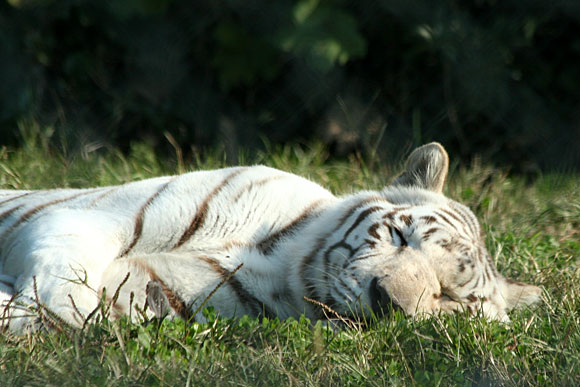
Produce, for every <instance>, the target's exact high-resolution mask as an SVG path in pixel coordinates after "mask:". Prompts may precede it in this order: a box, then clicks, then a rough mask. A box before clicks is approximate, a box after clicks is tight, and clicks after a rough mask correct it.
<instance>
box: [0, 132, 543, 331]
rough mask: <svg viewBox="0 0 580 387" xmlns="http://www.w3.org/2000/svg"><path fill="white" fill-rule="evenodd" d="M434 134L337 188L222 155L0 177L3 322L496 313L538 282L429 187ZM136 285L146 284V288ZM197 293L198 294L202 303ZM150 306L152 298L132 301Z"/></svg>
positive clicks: (527, 295)
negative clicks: (131, 176)
mask: <svg viewBox="0 0 580 387" xmlns="http://www.w3.org/2000/svg"><path fill="white" fill-rule="evenodd" d="M447 166H448V159H447V154H446V152H445V150H444V149H443V148H442V147H441V146H440V145H438V144H436V143H433V144H429V145H426V146H423V147H421V148H418V149H417V150H415V151H414V152H413V153H412V154H411V156H410V158H409V161H408V163H407V170H406V171H405V172H404V173H403V174H402V175H401V176H400V177H399V178H397V179H396V180H395V181H394V183H393V185H391V186H389V187H387V188H385V189H384V190H383V191H381V192H370V191H368V192H367V191H364V192H359V193H356V194H353V195H349V196H345V197H336V196H334V195H333V194H331V193H330V192H329V191H327V190H326V189H324V188H322V187H320V186H319V185H317V184H315V183H313V182H311V181H308V180H306V179H304V178H301V177H298V176H295V175H292V174H289V173H285V172H282V171H278V170H275V169H271V168H267V167H263V166H255V167H235V168H227V169H222V170H216V171H204V172H193V173H188V174H184V175H181V176H176V177H160V178H155V179H149V180H144V181H140V182H134V183H129V184H125V185H122V186H119V187H106V188H95V189H83V190H70V189H67V190H47V191H34V192H33V191H16V192H10V191H0V262H1V264H2V266H1V268H0V286H1V287H0V297H3V300H2V301H3V302H4V303H7V302H8V299H12V301H11V304H10V306H9V307H8V308H7V309H6V311H7V313H8V314H9V315H10V316H11V320H9V321H8V323H9V325H10V328H11V329H14V330H23V329H28V328H30V327H34V326H35V323H36V320H35V317H30V316H29V313H28V312H27V311H26V310H24V308H21V307H19V306H18V305H24V306H26V305H32V304H34V303H36V302H40V303H41V304H43V305H44V306H45V307H46V308H48V309H50V310H51V311H52V312H54V313H56V315H58V316H59V317H60V318H62V319H63V320H64V321H67V322H69V323H71V324H73V325H75V326H79V325H81V324H83V323H84V322H85V321H84V320H85V319H86V318H87V316H92V315H93V314H92V313H91V312H92V311H93V310H94V309H95V308H96V307H97V305H98V303H99V300H100V299H101V298H104V299H105V300H106V301H107V302H108V304H110V305H111V315H112V316H113V317H118V316H121V315H125V314H129V315H132V316H136V313H135V312H134V310H133V309H134V308H135V307H137V308H138V309H141V310H142V309H144V308H145V303H146V301H147V300H149V302H150V303H154V306H155V307H154V308H153V311H162V312H159V313H165V312H166V311H169V313H170V314H172V315H174V316H180V317H182V318H185V319H189V320H195V319H202V317H201V316H200V315H199V314H197V315H194V313H193V312H195V311H196V310H197V309H198V308H199V307H200V306H201V305H208V306H213V307H214V309H215V310H216V311H217V312H219V313H220V314H222V315H224V316H239V315H242V314H251V315H264V316H267V317H274V316H278V317H280V318H286V317H290V316H294V317H296V316H299V315H300V314H302V313H304V314H306V315H307V316H308V317H311V318H323V317H324V313H323V310H322V309H321V307H320V306H319V305H317V304H316V303H312V302H308V301H307V299H313V300H315V301H317V302H321V303H323V304H326V305H328V306H330V307H331V308H333V309H334V310H335V311H336V312H338V313H340V314H343V315H349V316H357V315H359V316H360V315H361V314H367V313H370V312H371V311H373V312H381V311H386V310H388V309H389V308H391V307H393V306H394V307H396V308H400V309H401V310H403V311H404V312H405V313H408V314H409V315H416V314H421V313H437V312H439V311H443V312H448V311H455V310H461V309H464V310H469V311H471V312H472V313H477V312H478V311H481V312H483V314H484V315H485V316H487V317H489V318H497V319H501V320H506V319H507V315H506V313H507V311H509V310H510V309H512V308H514V307H515V306H516V305H520V304H522V305H523V304H530V303H532V302H534V301H536V300H537V298H538V295H539V288H537V287H534V286H530V285H524V284H520V283H516V282H513V281H509V280H506V279H505V278H504V277H503V276H501V275H500V274H499V273H498V272H497V270H496V268H495V266H494V265H493V263H492V261H491V259H490V257H489V254H488V253H487V251H486V249H485V246H484V243H483V240H482V235H481V229H480V227H479V224H478V222H477V219H476V218H475V217H474V215H473V214H472V213H471V211H470V210H469V209H467V208H466V207H465V206H463V205H461V204H459V203H457V202H455V201H453V200H450V199H448V198H446V197H445V196H443V195H442V194H441V190H442V188H443V183H444V180H445V177H446V176H447ZM147 289H149V290H147ZM204 303H206V304H204ZM146 313H149V315H151V314H152V313H153V312H151V309H149V311H146Z"/></svg>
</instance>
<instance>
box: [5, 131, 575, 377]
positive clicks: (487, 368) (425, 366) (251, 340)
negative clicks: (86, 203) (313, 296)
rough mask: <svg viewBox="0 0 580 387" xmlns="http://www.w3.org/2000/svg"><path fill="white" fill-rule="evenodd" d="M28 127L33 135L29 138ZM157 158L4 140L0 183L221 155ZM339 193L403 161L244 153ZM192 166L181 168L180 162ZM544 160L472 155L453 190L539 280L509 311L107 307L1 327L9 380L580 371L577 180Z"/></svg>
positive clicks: (370, 184) (208, 160) (294, 151)
mask: <svg viewBox="0 0 580 387" xmlns="http://www.w3.org/2000/svg"><path fill="white" fill-rule="evenodd" d="M33 140H34V139H33ZM175 159H176V161H171V160H170V159H166V160H164V159H160V158H158V157H156V155H155V153H154V152H153V151H152V149H151V148H150V147H147V146H146V145H142V144H138V145H135V146H134V147H133V148H132V151H131V153H130V154H129V155H128V156H122V155H121V154H120V153H118V152H116V151H114V150H110V151H107V152H102V153H97V152H95V153H89V154H85V155H78V156H77V157H72V156H68V157H67V156H63V155H62V154H59V153H58V152H55V151H54V150H53V149H51V148H50V147H49V146H47V145H46V144H45V143H43V142H41V141H38V140H34V141H28V145H27V146H26V147H24V148H22V149H17V150H8V149H5V148H4V149H0V188H26V189H28V188H40V187H42V188H53V187H58V186H69V187H87V186H95V185H108V184H118V183H123V182H127V181H130V180H134V179H141V178H146V177H151V176H157V175H161V174H168V173H177V172H181V171H183V169H207V168H215V167H219V166H223V165H224V163H223V158H222V157H221V155H220V154H219V153H218V152H216V153H215V154H208V155H206V156H204V157H203V160H191V161H186V162H184V161H183V160H181V158H180V157H179V153H177V157H175ZM243 162H244V163H246V164H252V163H264V164H267V165H270V166H274V167H278V168H282V169H285V170H289V171H292V172H296V173H299V174H302V175H307V176H309V177H310V178H312V179H313V180H315V181H318V182H320V183H322V184H323V185H325V186H327V187H330V188H331V189H332V190H334V191H335V192H337V193H347V192H350V191H353V190H358V189H378V188H380V187H381V186H383V185H385V184H387V183H388V181H389V179H390V178H391V177H392V176H393V173H394V172H395V171H394V170H393V169H388V168H387V167H386V166H384V165H383V163H381V162H380V160H376V159H375V160H373V162H372V163H370V162H366V161H365V160H364V158H362V157H358V158H357V157H353V158H352V159H351V160H349V161H344V162H335V161H333V162H330V161H328V160H327V155H326V153H325V151H324V149H323V148H321V147H314V148H312V149H302V148H297V147H282V148H279V149H272V150H271V151H269V152H267V153H262V154H256V155H248V154H247V155H245V157H244V159H243ZM184 165H186V166H187V168H185V167H184ZM578 181H579V180H578V176H574V175H572V174H568V175H565V174H564V175H562V174H560V175H559V174H550V175H546V176H541V177H539V178H538V179H537V180H536V181H535V182H533V183H531V184H530V183H528V182H526V181H525V180H523V179H519V178H517V177H508V176H507V175H506V174H505V173H504V172H502V171H499V170H495V169H492V168H490V167H487V166H484V165H481V163H477V162H474V163H473V165H471V166H470V167H469V168H461V167H456V168H454V169H453V173H452V176H451V179H450V184H449V186H448V187H447V194H448V195H449V196H451V197H453V198H455V199H457V200H460V201H462V202H463V203H466V204H468V205H469V206H470V207H471V208H472V209H473V210H474V211H475V212H476V214H477V215H478V216H479V218H480V220H481V222H482V224H483V226H484V228H485V230H486V235H487V244H488V247H489V249H490V252H491V254H492V256H493V257H494V259H495V260H496V263H497V265H498V267H499V269H500V271H502V272H503V273H504V274H506V275H508V276H510V277H512V278H517V279H519V280H522V281H526V282H530V283H534V284H538V285H541V286H543V287H544V289H545V293H544V296H543V302H542V304H541V305H539V306H538V307H537V308H535V309H527V310H523V311H519V312H516V313H514V314H512V315H511V319H512V323H511V324H509V325H505V324H500V323H497V322H489V321H486V320H483V319H479V318H467V317H465V316H463V315H453V316H440V317H433V318H430V319H426V320H421V321H414V320H409V319H406V318H405V317H404V316H403V315H401V314H399V313H398V312H397V313H394V314H393V315H392V316H390V317H389V318H387V319H384V320H381V321H376V322H375V323H374V324H372V325H371V326H370V327H369V328H367V329H364V330H363V329H344V330H339V331H333V330H332V329H329V328H327V327H325V326H324V325H322V324H319V323H317V324H314V325H313V324H311V323H310V322H309V321H307V320H306V319H302V320H300V321H296V320H285V321H279V320H267V319H263V320H258V319H251V318H247V317H243V318H240V319H238V320H226V319H219V318H216V317H215V316H214V315H213V313H212V312H211V311H207V310H206V311H205V312H204V313H206V315H207V316H208V317H209V318H210V322H209V323H206V324H197V323H196V324H192V325H186V324H184V323H183V322H182V321H163V322H159V321H152V322H149V323H144V324H131V323H128V322H127V321H124V320H121V321H107V320H105V321H102V322H101V323H99V324H95V325H90V326H87V327H86V328H85V329H84V330H82V331H78V330H71V329H69V328H66V327H62V329H61V330H60V331H53V332H40V333H36V334H32V335H27V336H15V335H12V334H10V333H8V332H4V333H3V334H2V336H0V384H2V385H43V386H44V385H61V386H65V385H186V386H192V385H222V384H230V385H337V384H338V385H413V384H418V385H449V384H452V385H491V384H493V385H495V384H500V385H561V386H565V385H580V233H579V230H580V183H579V182H578Z"/></svg>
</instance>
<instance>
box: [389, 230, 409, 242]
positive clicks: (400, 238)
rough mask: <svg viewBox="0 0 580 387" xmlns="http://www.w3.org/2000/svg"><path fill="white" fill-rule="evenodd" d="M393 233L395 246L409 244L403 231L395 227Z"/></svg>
mask: <svg viewBox="0 0 580 387" xmlns="http://www.w3.org/2000/svg"><path fill="white" fill-rule="evenodd" d="M391 233H392V237H393V244H394V245H395V246H399V247H405V246H408V243H407V240H406V239H405V237H404V236H403V233H402V232H401V230H399V229H398V228H397V227H393V228H392V231H391Z"/></svg>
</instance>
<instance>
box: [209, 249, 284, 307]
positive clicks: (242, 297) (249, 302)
mask: <svg viewBox="0 0 580 387" xmlns="http://www.w3.org/2000/svg"><path fill="white" fill-rule="evenodd" d="M199 258H200V259H201V260H203V261H204V262H206V263H208V264H209V265H210V266H211V268H212V269H213V270H214V271H216V272H217V273H218V275H219V276H220V277H221V278H222V279H224V278H228V277H229V280H228V281H227V284H228V285H229V286H230V288H231V289H232V290H233V291H234V293H235V294H236V297H237V299H238V300H239V301H240V303H242V304H243V305H245V306H248V307H250V309H251V310H252V311H253V312H254V313H255V315H262V312H263V314H264V315H265V316H266V317H268V318H275V316H276V315H275V313H274V312H273V311H272V309H270V308H269V307H268V306H267V305H266V304H265V303H264V302H262V301H260V300H259V299H258V298H257V297H255V296H254V295H253V294H251V293H250V292H248V291H247V290H246V289H245V288H244V286H243V285H242V283H241V282H240V281H239V280H238V279H237V278H236V277H235V275H233V276H230V274H231V273H230V271H229V270H227V269H226V268H224V267H222V266H221V265H220V264H219V262H218V261H216V260H215V259H212V258H209V257H203V256H202V257H199Z"/></svg>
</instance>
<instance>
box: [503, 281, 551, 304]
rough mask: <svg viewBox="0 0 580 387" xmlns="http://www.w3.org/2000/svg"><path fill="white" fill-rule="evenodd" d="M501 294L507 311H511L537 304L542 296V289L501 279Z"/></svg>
mask: <svg viewBox="0 0 580 387" xmlns="http://www.w3.org/2000/svg"><path fill="white" fill-rule="evenodd" d="M502 293H503V296H504V298H505V301H506V304H507V309H508V310H512V309H514V308H515V309H517V308H521V307H524V306H526V305H531V304H535V303H536V302H538V301H539V300H540V295H541V294H542V288H540V287H538V286H534V285H528V284H525V283H523V282H516V281H512V280H510V279H507V278H506V279H503V289H502Z"/></svg>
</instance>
